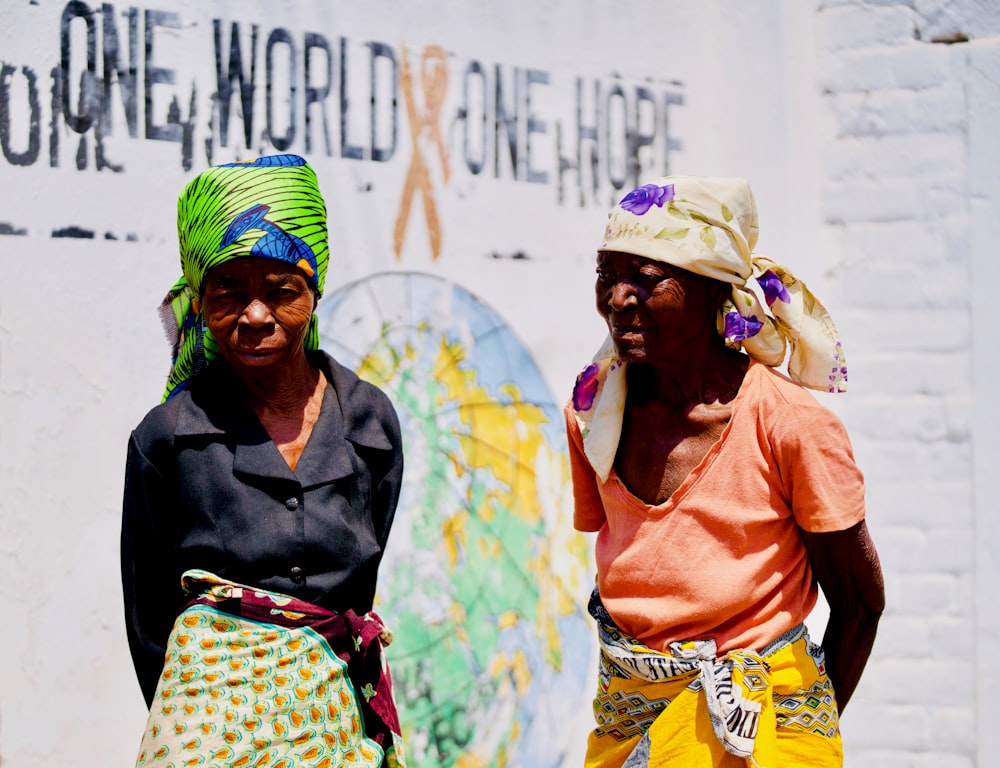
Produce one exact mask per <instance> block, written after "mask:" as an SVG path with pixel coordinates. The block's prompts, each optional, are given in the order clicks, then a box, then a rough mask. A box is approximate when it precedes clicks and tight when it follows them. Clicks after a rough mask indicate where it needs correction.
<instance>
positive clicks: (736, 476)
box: [565, 362, 865, 654]
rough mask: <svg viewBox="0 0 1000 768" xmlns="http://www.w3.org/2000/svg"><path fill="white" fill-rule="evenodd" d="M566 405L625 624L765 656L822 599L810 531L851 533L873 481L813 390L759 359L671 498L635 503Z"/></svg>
mask: <svg viewBox="0 0 1000 768" xmlns="http://www.w3.org/2000/svg"><path fill="white" fill-rule="evenodd" d="M572 407H573V406H572V402H571V403H569V404H568V405H567V407H566V411H565V415H566V424H567V432H568V435H569V449H570V451H569V453H570V465H571V468H572V472H573V487H574V497H575V501H576V509H575V516H574V524H575V526H576V528H577V529H578V530H581V531H597V532H598V533H597V543H596V551H595V555H596V560H597V584H598V588H599V590H600V594H601V600H602V601H603V603H604V606H605V608H607V610H608V612H609V613H610V614H611V616H612V618H614V620H615V622H616V623H617V624H618V626H619V627H620V628H621V629H622V630H624V631H625V632H627V633H628V634H630V635H632V636H633V637H635V638H636V639H637V640H639V641H641V642H642V643H644V644H645V645H647V646H649V647H651V648H656V649H659V650H667V648H668V646H669V645H670V643H671V642H674V641H679V640H706V639H713V640H715V643H716V647H717V650H718V652H719V653H720V654H724V653H727V652H729V651H731V650H734V649H736V648H754V649H760V648H762V647H764V646H765V645H767V644H768V643H769V642H771V641H772V640H775V639H776V638H777V637H779V636H780V635H781V634H782V633H784V632H785V631H786V630H788V629H790V628H791V627H794V626H796V625H797V624H799V623H801V622H802V621H804V620H805V618H806V617H807V616H808V614H809V612H810V611H811V610H812V608H813V606H814V605H815V604H816V596H817V587H816V584H815V582H814V580H813V577H812V570H811V568H810V566H809V560H808V556H807V554H806V549H805V545H804V544H803V543H802V538H801V536H800V535H799V527H800V526H801V528H803V529H805V530H807V531H812V532H826V531H838V530H844V529H846V528H850V527H851V526H852V525H854V524H856V523H858V522H859V521H861V520H862V519H864V516H865V506H864V481H863V478H862V475H861V471H860V470H859V469H858V467H857V465H856V464H855V463H854V456H853V454H852V451H851V445H850V441H849V439H848V437H847V432H846V430H845V429H844V426H843V424H842V423H841V421H840V420H839V419H838V418H837V416H836V415H835V414H834V413H833V412H832V411H830V410H829V409H827V408H825V407H823V406H822V405H820V404H819V403H818V402H817V401H816V400H815V398H813V396H812V395H811V394H809V393H808V392H807V391H806V390H804V389H802V387H800V386H798V385H797V384H795V383H793V382H792V381H790V380H789V379H787V378H786V377H784V376H782V375H781V374H779V373H777V372H776V371H773V370H772V369H770V368H768V367H767V366H766V365H763V364H760V363H756V362H752V363H751V365H750V367H749V369H748V371H747V374H746V377H745V378H744V380H743V384H742V386H741V387H740V390H739V393H738V394H737V396H736V399H735V400H734V401H733V413H732V418H731V419H730V421H729V423H728V424H727V425H726V428H725V430H724V431H723V433H722V436H721V437H720V438H719V440H718V441H717V442H716V443H715V444H714V445H713V446H712V447H711V448H710V449H709V451H708V454H707V455H706V456H705V458H704V459H702V461H701V463H699V464H698V466H697V467H695V469H694V470H692V472H691V474H690V475H688V476H687V477H686V478H685V479H684V481H683V482H682V483H681V485H680V487H678V488H677V490H676V491H675V492H674V493H673V495H672V496H671V497H670V498H669V499H667V500H666V501H665V502H664V503H662V504H659V505H657V506H652V505H649V504H646V503H645V502H643V501H642V500H641V499H638V498H636V497H635V496H633V495H632V494H631V493H630V492H629V490H628V489H627V488H626V487H625V485H624V484H623V483H622V481H621V480H620V479H619V478H618V476H617V474H616V473H615V471H614V469H612V470H611V473H610V474H609V476H608V479H607V481H605V482H601V481H600V479H599V478H598V477H597V476H596V474H595V473H594V470H593V468H592V467H591V466H590V463H589V462H588V461H587V458H586V456H585V455H584V453H583V439H582V436H581V434H580V429H579V426H578V425H577V422H576V418H575V416H574V414H573V410H572Z"/></svg>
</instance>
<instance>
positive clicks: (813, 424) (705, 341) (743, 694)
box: [566, 177, 884, 768]
mask: <svg viewBox="0 0 1000 768" xmlns="http://www.w3.org/2000/svg"><path fill="white" fill-rule="evenodd" d="M756 239H757V212H756V206H755V204H754V200H753V195H752V193H751V192H750V188H749V186H748V184H747V183H746V182H745V181H744V180H742V179H714V178H697V177H668V178H664V179H660V180H658V181H656V182H654V183H651V184H647V185H645V186H643V187H640V188H638V189H636V190H633V191H632V192H631V193H629V194H628V195H626V197H625V198H624V199H623V200H622V201H621V203H619V205H618V206H616V207H615V208H614V209H613V210H612V212H611V213H610V215H609V222H608V227H607V231H606V233H605V237H604V242H603V243H602V244H601V246H600V248H599V249H598V256H597V284H596V297H597V309H598V312H599V313H600V314H601V315H602V317H604V319H605V321H606V322H607V325H608V330H609V338H608V340H607V341H606V342H605V345H604V346H603V347H602V349H601V350H600V351H599V352H598V354H597V356H596V357H595V358H594V361H593V362H592V363H591V364H590V365H588V366H587V367H586V368H585V369H584V371H583V372H582V373H581V374H580V376H579V377H578V379H577V384H576V387H575V389H574V393H573V399H572V401H571V402H570V403H569V404H568V405H567V407H566V422H567V432H568V435H569V445H570V458H571V465H572V469H573V481H574V495H575V500H576V516H575V523H576V527H577V528H578V529H580V530H583V531H596V532H597V541H596V561H597V571H598V573H597V588H596V589H595V591H594V596H593V598H592V601H591V613H592V614H593V615H594V616H595V618H596V619H597V621H598V629H599V636H600V642H601V666H600V676H599V685H598V694H597V698H596V699H595V702H594V709H595V716H596V719H597V728H596V729H595V730H594V731H593V732H592V734H591V737H590V742H589V747H588V754H587V763H586V764H587V766H588V767H593V768H598V767H600V768H611V767H617V766H622V765H627V766H630V767H632V766H646V765H650V766H652V765H663V766H678V767H681V766H683V768H698V767H699V766H739V765H750V766H764V767H767V768H771V767H777V766H783V767H787V766H799V765H802V766H806V765H808V766H837V765H842V763H843V756H842V748H841V743H840V732H839V728H838V719H839V711H842V710H843V707H844V706H845V704H846V703H847V701H848V700H849V698H850V696H851V694H852V693H853V692H854V689H855V687H856V686H857V683H858V680H859V678H860V676H861V672H862V670H863V669H864V666H865V663H866V661H867V659H868V656H869V654H870V652H871V648H872V644H873V642H874V638H875V632H876V627H877V624H878V619H879V616H880V614H881V611H882V608H883V604H884V592H883V586H882V575H881V571H880V568H879V564H878V557H877V555H876V553H875V549H874V546H873V545H872V542H871V539H870V537H869V534H868V530H867V528H866V525H865V520H864V518H865V506H864V484H863V478H862V476H861V472H860V471H859V470H858V468H857V466H856V465H855V463H854V458H853V454H852V452H851V446H850V441H849V440H848V437H847V434H846V432H845V430H844V428H843V425H842V424H841V422H840V421H839V420H838V419H837V417H836V416H835V415H834V414H833V413H832V412H830V411H829V410H828V409H826V408H824V407H823V406H821V405H820V404H819V403H818V402H816V400H815V399H814V398H813V397H812V396H811V395H810V394H809V393H808V392H806V391H805V389H803V387H809V388H813V389H818V390H824V391H833V392H840V391H843V390H844V389H845V387H846V383H847V368H846V365H845V360H844V354H843V349H842V347H841V345H840V341H839V338H838V336H837V332H836V329H835V327H834V325H833V322H832V321H831V320H830V318H829V315H828V314H827V313H826V310H825V309H824V308H823V307H822V305H821V304H820V303H819V302H818V301H816V299H815V297H814V296H813V295H812V294H811V293H810V292H809V291H808V289H807V288H806V287H805V285H803V284H802V282H801V281H799V280H797V279H796V278H795V277H794V276H793V275H792V274H791V273H790V272H788V270H787V269H785V268H784V267H782V266H781V265H779V264H777V263H775V262H773V261H771V260H770V259H768V258H766V257H764V256H761V255H759V254H755V253H754V252H753V248H754V245H755V244H756ZM750 278H755V279H756V283H757V285H758V286H759V287H760V289H761V291H762V293H763V295H764V299H765V302H766V304H767V305H768V310H767V311H765V310H764V309H763V307H762V306H761V303H760V301H759V300H758V297H757V294H756V293H754V291H752V290H751V289H750V288H748V280H750ZM786 343H787V345H789V346H790V355H789V358H788V371H789V376H790V378H788V377H785V376H783V375H782V374H780V373H778V372H776V371H775V370H773V367H774V366H777V365H778V364H780V363H782V362H783V361H784V359H785V357H786ZM818 588H822V589H823V592H824V596H825V597H826V599H827V602H828V603H829V605H830V617H829V622H828V625H827V629H826V633H825V636H824V638H823V646H822V647H820V646H817V645H815V644H814V643H812V642H811V641H810V640H809V636H808V634H807V633H806V631H805V627H804V624H803V622H804V621H805V619H806V617H807V616H808V614H809V612H810V611H811V610H812V608H813V607H814V605H815V603H816V599H817V594H818Z"/></svg>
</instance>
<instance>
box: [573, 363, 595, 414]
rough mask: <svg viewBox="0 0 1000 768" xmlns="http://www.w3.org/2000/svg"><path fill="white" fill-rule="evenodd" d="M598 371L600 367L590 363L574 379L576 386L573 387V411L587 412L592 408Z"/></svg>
mask: <svg viewBox="0 0 1000 768" xmlns="http://www.w3.org/2000/svg"><path fill="white" fill-rule="evenodd" d="M598 370H600V366H599V365H598V364H597V363H591V364H590V365H588V366H587V367H586V368H584V369H583V370H582V371H581V372H580V375H579V376H577V377H576V386H575V387H573V409H574V410H576V411H589V410H590V409H591V408H592V407H593V405H594V398H595V397H596V396H597V384H598V382H597V372H598Z"/></svg>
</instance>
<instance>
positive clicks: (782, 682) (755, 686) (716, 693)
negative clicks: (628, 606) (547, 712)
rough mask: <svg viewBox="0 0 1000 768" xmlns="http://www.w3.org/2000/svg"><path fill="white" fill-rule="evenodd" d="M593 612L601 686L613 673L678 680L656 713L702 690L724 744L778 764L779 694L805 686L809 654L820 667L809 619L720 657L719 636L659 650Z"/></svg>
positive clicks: (752, 759) (753, 761) (759, 762)
mask: <svg viewBox="0 0 1000 768" xmlns="http://www.w3.org/2000/svg"><path fill="white" fill-rule="evenodd" d="M601 608H603V606H601ZM592 612H593V605H592ZM594 615H595V618H597V619H598V636H599V640H600V649H601V672H600V682H599V689H603V690H604V691H605V692H606V691H608V690H609V689H610V688H611V678H612V677H617V678H625V679H629V680H633V681H640V682H644V683H647V684H652V685H655V684H663V683H668V684H674V683H676V685H677V689H676V690H677V693H676V694H667V695H668V696H669V697H670V698H669V699H664V700H663V701H662V703H661V707H660V709H659V714H658V715H657V716H656V719H657V721H659V720H660V719H661V718H662V717H665V716H666V715H667V713H668V712H670V707H671V706H672V705H673V702H674V701H675V700H678V701H679V697H680V695H681V691H683V692H684V696H686V697H691V696H692V695H697V696H701V695H703V696H704V701H705V704H706V705H707V710H708V716H709V719H710V720H711V725H712V731H713V732H714V734H715V737H716V739H718V742H719V743H720V744H721V745H722V747H723V748H724V749H725V751H726V752H728V753H730V754H732V755H735V756H737V757H740V758H744V759H746V760H747V762H748V764H749V765H751V766H755V767H758V768H762V767H763V766H767V768H772V767H773V766H775V765H776V764H775V762H774V757H775V756H774V754H773V750H774V729H775V728H776V727H777V714H776V707H775V700H776V698H779V699H780V698H781V697H782V695H784V694H786V693H789V692H790V689H796V688H798V687H799V686H798V683H800V682H801V680H802V675H801V672H802V669H801V664H802V661H803V659H805V660H806V664H807V665H808V666H811V667H813V670H814V671H816V670H820V671H821V670H822V664H823V662H822V650H821V649H820V648H819V647H818V646H814V645H813V644H812V643H811V642H809V640H808V635H807V633H806V629H805V626H804V625H802V624H800V625H798V626H796V627H793V628H792V629H790V630H788V631H787V632H786V633H784V634H783V635H782V636H781V637H779V638H778V639H776V640H775V641H773V642H772V643H770V644H768V645H767V646H765V647H764V648H762V649H760V650H759V651H757V650H751V649H736V650H733V651H730V652H729V653H726V654H724V655H723V656H721V657H719V656H718V655H717V648H716V644H715V641H714V640H695V641H686V642H674V643H671V644H670V646H669V652H664V651H657V650H655V649H652V648H648V647H646V646H644V645H642V644H641V643H640V642H639V641H637V640H635V639H634V638H631V637H629V636H628V635H626V634H624V633H623V632H622V631H621V630H620V629H619V628H618V627H617V626H615V625H614V623H613V620H612V621H609V619H610V617H609V616H607V614H606V612H604V617H603V618H602V617H600V616H599V615H598V614H594ZM796 667H798V669H796ZM824 677H825V675H824ZM789 683H791V686H789ZM689 700H690V699H689ZM832 725H833V727H834V731H835V730H836V725H835V723H833V724H832ZM606 727H608V726H607V725H606ZM648 727H649V729H650V732H651V731H653V730H655V729H656V728H657V722H653V723H651V724H650V725H649V726H648ZM762 739H763V742H762V741H761V740H762ZM644 741H646V742H647V743H646V744H645V745H644V746H643V747H642V748H641V749H643V750H646V749H648V748H649V747H648V733H647V739H644ZM632 764H633V763H631V762H626V763H625V765H627V766H630V765H632ZM634 764H636V765H646V763H645V762H642V761H640V762H637V763H634ZM650 764H651V763H650Z"/></svg>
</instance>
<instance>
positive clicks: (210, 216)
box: [160, 155, 330, 400]
mask: <svg viewBox="0 0 1000 768" xmlns="http://www.w3.org/2000/svg"><path fill="white" fill-rule="evenodd" d="M177 236H178V241H179V244H180V256H181V269H182V270H183V272H184V276H183V277H182V278H181V279H180V280H179V281H177V284H176V285H174V287H173V288H172V289H171V290H170V292H169V293H168V294H167V296H166V298H165V299H164V300H163V303H162V304H161V305H160V313H161V319H162V320H163V324H164V328H165V329H166V331H167V337H168V339H169V341H170V342H171V344H172V345H173V366H172V368H171V370H170V376H169V378H168V379H167V388H166V391H165V392H164V394H163V399H164V400H167V399H169V398H170V397H172V396H173V395H175V394H176V393H177V392H179V391H181V390H182V389H184V388H186V387H187V384H188V382H189V381H190V379H191V377H192V376H194V375H195V374H196V373H198V371H200V370H201V369H202V368H203V367H204V366H205V365H207V364H209V363H210V362H211V361H212V360H213V359H214V358H215V357H216V355H217V354H218V348H217V346H216V344H215V340H214V339H213V338H212V334H211V332H210V331H209V330H208V329H207V328H206V327H205V318H204V317H203V315H202V313H201V311H200V307H199V308H198V311H195V307H196V303H195V300H196V299H199V298H200V296H201V291H202V287H203V281H204V279H205V275H206V274H207V273H208V271H209V270H210V269H212V267H217V266H219V265H220V264H223V263H225V262H227V261H230V260H231V259H237V258H240V257H242V256H253V257H257V258H269V259H277V260H279V261H285V262H287V263H289V264H292V265H294V266H296V267H298V268H299V269H300V270H302V272H303V273H304V274H305V276H306V279H307V281H308V282H309V286H310V287H311V288H312V289H313V290H314V291H316V294H317V296H319V295H321V294H322V293H323V284H324V282H325V281H326V267H327V263H328V261H329V259H330V250H329V245H328V244H327V232H326V205H325V204H324V202H323V197H322V195H320V192H319V185H318V184H317V182H316V174H315V173H314V172H313V169H312V168H310V167H309V166H308V165H307V164H306V161H305V160H304V159H302V158H301V157H299V156H298V155H270V156H266V157H259V158H257V159H256V160H254V161H252V162H246V163H229V164H227V165H217V166H213V167H212V168H209V169H208V170H206V171H203V172H202V173H200V174H198V175H197V176H196V177H195V178H194V179H193V180H192V181H191V182H190V183H189V184H188V185H187V187H185V188H184V191H183V192H182V193H181V196H180V199H179V200H178V201H177ZM199 303H200V302H199ZM318 346H319V332H318V330H317V320H316V316H315V315H313V317H312V321H311V322H310V324H309V331H308V333H307V334H306V339H305V347H306V349H316V348H317V347H318Z"/></svg>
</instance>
